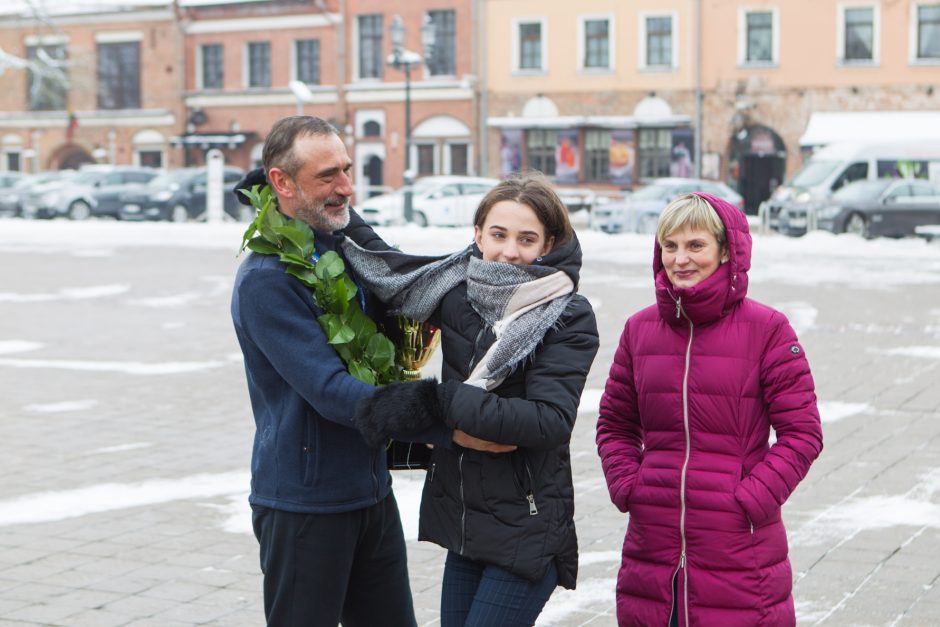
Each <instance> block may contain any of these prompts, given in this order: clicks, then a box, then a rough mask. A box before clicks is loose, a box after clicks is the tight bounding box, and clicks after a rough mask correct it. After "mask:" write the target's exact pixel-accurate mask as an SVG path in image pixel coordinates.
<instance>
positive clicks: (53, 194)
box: [24, 166, 160, 220]
mask: <svg viewBox="0 0 940 627" xmlns="http://www.w3.org/2000/svg"><path fill="white" fill-rule="evenodd" d="M159 173H160V171H159V170H157V169H154V168H143V167H133V166H91V167H87V168H83V169H81V170H79V171H78V173H77V174H75V175H74V176H71V177H68V178H66V177H61V178H59V179H58V181H56V182H53V183H49V184H47V185H45V186H43V187H42V188H41V189H36V190H33V191H32V192H31V193H30V194H29V195H28V197H27V200H26V202H25V203H24V206H25V207H26V208H27V211H28V214H29V216H30V217H37V218H56V217H59V216H67V217H69V218H71V219H72V220H86V219H88V218H90V217H94V216H105V217H110V218H117V216H118V210H119V209H120V203H119V202H118V198H119V197H120V195H121V194H123V193H126V192H128V191H131V190H133V189H135V188H139V187H141V186H142V185H144V184H145V183H147V182H148V181H150V180H151V179H152V178H154V177H155V176H157V174H159Z"/></svg>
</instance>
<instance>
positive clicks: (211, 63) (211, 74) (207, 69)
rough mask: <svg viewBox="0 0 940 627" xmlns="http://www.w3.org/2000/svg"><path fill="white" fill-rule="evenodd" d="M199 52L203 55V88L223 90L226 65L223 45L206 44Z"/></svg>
mask: <svg viewBox="0 0 940 627" xmlns="http://www.w3.org/2000/svg"><path fill="white" fill-rule="evenodd" d="M199 50H200V53H201V54H202V88H203V89H222V81H223V77H224V74H223V68H224V63H225V61H224V60H223V54H222V51H223V48H222V44H204V45H202V46H201V47H200V48H199Z"/></svg>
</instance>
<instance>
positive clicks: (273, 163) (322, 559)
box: [231, 116, 452, 627]
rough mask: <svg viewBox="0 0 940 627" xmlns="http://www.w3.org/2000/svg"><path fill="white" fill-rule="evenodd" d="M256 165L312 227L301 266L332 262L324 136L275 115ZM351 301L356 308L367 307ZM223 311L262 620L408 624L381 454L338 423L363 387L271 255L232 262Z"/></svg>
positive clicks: (333, 138) (332, 174)
mask: <svg viewBox="0 0 940 627" xmlns="http://www.w3.org/2000/svg"><path fill="white" fill-rule="evenodd" d="M263 160H264V169H265V173H266V175H267V182H268V183H269V184H270V185H271V188H272V190H273V191H274V193H275V195H276V196H277V201H278V209H279V210H280V211H281V212H282V213H283V214H284V215H286V216H288V217H291V218H296V219H299V220H302V221H303V222H306V223H307V224H309V225H310V227H311V228H312V229H313V231H314V236H315V245H316V252H315V253H314V256H313V258H314V260H316V259H318V258H319V256H320V255H322V254H324V253H325V252H327V251H330V250H333V251H336V252H337V253H340V252H341V251H340V250H339V247H338V246H337V244H338V242H339V240H340V239H341V238H342V237H343V236H342V234H341V233H339V232H338V231H340V230H341V229H343V228H344V227H346V226H347V224H348V223H349V220H350V209H349V200H350V197H351V196H352V193H353V187H352V161H351V160H350V158H349V155H348V154H347V152H346V147H345V145H344V144H343V142H342V140H341V139H340V137H339V135H338V134H337V131H336V129H334V128H333V127H332V126H331V125H330V124H329V123H327V122H326V121H324V120H322V119H320V118H316V117H309V116H294V117H289V118H285V119H282V120H280V121H279V122H277V123H276V124H275V125H274V126H273V127H272V129H271V132H270V134H269V135H268V137H267V139H266V140H265V146H264V153H263ZM257 174H260V173H257ZM257 174H256V179H257ZM260 178H261V182H262V183H263V182H264V177H263V176H262V177H260ZM254 182H258V181H257V180H255V181H254ZM236 189H237V188H236ZM359 224H360V225H361V224H362V222H361V220H360V221H359ZM363 226H364V225H363ZM366 228H368V227H366ZM376 240H377V241H378V242H380V243H381V244H384V242H381V240H379V239H378V238H376ZM347 272H349V273H350V275H351V276H352V273H351V270H349V269H348V266H347ZM352 278H353V279H354V280H355V277H354V276H352ZM360 296H361V298H360V304H361V305H362V306H363V308H364V310H365V311H366V313H369V309H370V307H372V306H373V303H372V301H371V300H370V299H369V298H367V295H363V294H362V293H360ZM231 310H232V319H233V321H234V323H235V332H236V335H237V336H238V342H239V344H240V345H241V349H242V353H243V355H244V361H245V371H246V375H247V379H248V392H249V396H250V398H251V406H252V411H253V413H254V419H255V426H256V432H255V439H254V446H253V449H252V459H251V495H250V496H249V502H250V504H251V508H252V523H253V527H254V532H255V536H256V537H257V539H258V543H259V544H260V554H261V570H262V572H263V573H264V610H265V616H266V617H267V622H268V625H276V626H278V627H281V626H294V625H296V626H301V625H302V626H304V627H307V626H320V625H324V626H329V627H336V625H337V624H338V623H340V622H342V624H343V625H345V626H347V627H355V626H363V627H370V626H374V625H390V626H402V627H404V626H411V625H415V615H414V607H413V603H412V597H411V589H410V586H409V583H408V569H407V558H406V553H405V541H404V536H403V534H402V526H401V520H400V519H399V514H398V506H397V504H396V502H395V496H394V494H393V493H392V491H391V478H390V476H389V473H388V470H387V466H386V459H385V450H384V449H375V448H369V446H367V445H366V443H365V441H364V440H363V438H362V436H361V435H360V434H359V432H358V431H357V430H356V429H355V427H354V426H353V424H352V422H351V418H352V413H353V408H354V407H355V406H356V403H357V402H358V401H360V400H362V399H363V398H367V397H368V396H370V395H371V394H372V393H373V392H374V390H375V388H374V387H372V386H370V385H367V384H365V383H363V382H361V381H359V380H357V379H355V378H354V377H352V376H351V375H350V374H349V373H348V372H347V371H346V366H345V365H344V364H343V362H342V361H341V359H340V357H339V356H338V355H337V354H336V352H335V351H334V350H333V348H332V347H331V346H330V345H329V344H328V342H327V337H326V335H325V334H324V332H323V331H322V330H321V328H320V325H319V324H318V323H317V316H319V315H321V314H322V313H323V312H322V311H321V310H319V309H318V308H317V307H316V305H315V304H314V301H313V298H312V293H311V291H310V288H309V287H307V286H305V285H304V284H303V283H301V282H300V281H299V280H297V279H296V278H294V277H293V276H290V275H289V274H287V273H286V272H285V267H284V265H283V264H282V263H281V262H280V260H279V259H278V258H277V257H276V256H273V255H261V254H258V253H251V254H250V255H248V257H247V258H246V259H245V260H244V261H243V262H242V264H241V267H240V268H239V270H238V275H237V277H236V279H235V286H234V293H233V295H232V306H231ZM451 437H452V435H451V434H450V433H448V432H447V430H446V428H444V427H443V425H442V426H441V427H440V428H438V429H436V431H435V433H431V434H429V435H428V436H427V438H425V439H424V441H430V442H434V443H435V444H439V445H441V446H447V445H448V442H449V440H450V438H451Z"/></svg>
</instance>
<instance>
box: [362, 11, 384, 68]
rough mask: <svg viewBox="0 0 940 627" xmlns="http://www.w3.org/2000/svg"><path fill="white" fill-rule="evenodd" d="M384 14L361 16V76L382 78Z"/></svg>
mask: <svg viewBox="0 0 940 627" xmlns="http://www.w3.org/2000/svg"><path fill="white" fill-rule="evenodd" d="M382 67H383V64H382V16H381V15H360V16H359V78H382Z"/></svg>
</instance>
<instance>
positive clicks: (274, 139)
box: [261, 115, 339, 176]
mask: <svg viewBox="0 0 940 627" xmlns="http://www.w3.org/2000/svg"><path fill="white" fill-rule="evenodd" d="M308 135H313V136H322V135H339V132H338V131H337V130H336V128H334V127H333V125H332V124H330V123H329V122H327V121H326V120H324V119H323V118H318V117H314V116H312V115H292V116H290V117H286V118H282V119H280V120H278V121H277V122H275V123H274V126H272V127H271V132H270V133H268V136H267V137H266V138H265V140H264V151H263V152H262V153H261V161H262V163H263V164H264V171H265V174H267V173H268V172H269V171H270V170H271V168H278V169H281V170H284V172H286V173H287V174H288V175H290V176H294V174H296V173H297V170H299V169H300V166H301V163H300V160H299V159H298V158H297V156H296V155H295V154H294V141H296V140H297V138H298V137H306V136H308Z"/></svg>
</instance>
